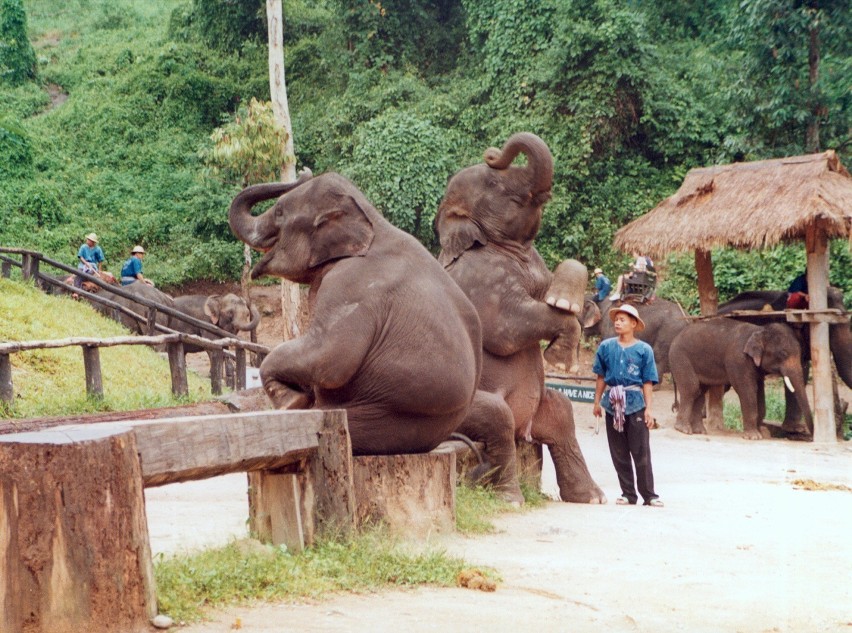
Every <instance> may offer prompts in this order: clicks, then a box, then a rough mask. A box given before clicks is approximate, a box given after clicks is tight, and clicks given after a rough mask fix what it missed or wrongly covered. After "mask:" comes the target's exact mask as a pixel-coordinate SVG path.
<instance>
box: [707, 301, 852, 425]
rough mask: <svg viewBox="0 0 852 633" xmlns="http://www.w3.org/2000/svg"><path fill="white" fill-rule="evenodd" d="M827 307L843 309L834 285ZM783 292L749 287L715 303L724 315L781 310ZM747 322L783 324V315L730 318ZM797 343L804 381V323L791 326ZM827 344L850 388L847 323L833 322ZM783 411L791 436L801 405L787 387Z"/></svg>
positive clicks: (851, 348)
mask: <svg viewBox="0 0 852 633" xmlns="http://www.w3.org/2000/svg"><path fill="white" fill-rule="evenodd" d="M827 293H828V307H829V308H836V309H840V310H844V309H845V308H844V305H843V293H842V291H841V290H840V289H838V288H835V287H829V288H828V291H827ZM787 294H788V293H787V292H785V291H782V290H752V291H749V292H743V293H740V294H738V295H737V296H735V297H734V298H733V299H731V300H730V301H726V302H725V303H723V304H721V305H720V306H719V314H728V313H730V312H733V311H735V310H762V311H766V310H770V311H781V310H784V309H785V308H786V303H787ZM734 318H736V319H737V320H742V321H747V322H749V323H757V324H764V323H769V322H779V323H784V322H786V319H785V317H784V316H783V315H774V316H772V315H769V316H759V315H758V316H750V317H734ZM794 331H795V332H796V333H797V336H798V339H799V344H800V346H801V348H802V366H803V368H804V371H805V381H807V379H808V375H809V373H810V372H809V367H810V360H811V344H810V327H808V326H807V325H805V324H798V325H796V326H794ZM828 337H829V347H830V349H831V356H832V358H833V359H834V364H835V366H836V367H837V374H838V375H839V376H840V379H841V380H842V381H843V382H844V384H845V385H846V386H847V387H850V388H852V332H850V329H849V324H848V323H834V324H832V325H830V326H829V329H828ZM784 397H785V401H786V411H785V414H784V423H783V424H782V426H781V428H782V430H783V431H784V432H786V433H787V434H790V435H794V436H795V429H797V428H800V427H799V423H800V422H801V420H802V408H801V407H800V405H799V400H798V398H796V397H795V395H794V394H792V393H791V392H790V391H789V390H788V389H785V390H784Z"/></svg>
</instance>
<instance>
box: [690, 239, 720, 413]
mask: <svg viewBox="0 0 852 633" xmlns="http://www.w3.org/2000/svg"><path fill="white" fill-rule="evenodd" d="M695 271H696V272H697V273H698V301H699V303H700V304H701V314H702V316H710V315H712V314H716V312H717V311H718V309H719V291H718V290H717V289H716V280H715V279H714V278H713V258H712V256H711V254H710V251H705V250H703V249H697V250H696V251H695ZM724 395H725V390H724V388H723V387H711V388H710V389H709V390H708V392H707V424H708V425H709V426H710V428H711V429H716V430H719V429H721V428H722V427H724V426H725V421H724V417H723V415H722V398H723V397H724Z"/></svg>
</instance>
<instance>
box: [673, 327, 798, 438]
mask: <svg viewBox="0 0 852 633" xmlns="http://www.w3.org/2000/svg"><path fill="white" fill-rule="evenodd" d="M669 362H670V363H671V368H672V378H673V379H674V382H675V385H676V392H675V404H676V405H677V394H678V393H679V394H680V405H679V407H678V413H677V422H676V424H675V428H676V429H677V430H678V431H681V432H682V433H687V434H691V433H705V432H706V431H705V429H704V424H703V423H702V421H701V409H702V406H703V404H704V398H703V397H702V396H703V395H704V393H705V392H706V391H707V388H708V387H712V386H727V385H730V386H732V387H733V388H734V391H736V392H737V395H738V396H739V398H740V409H741V411H742V418H743V437H745V438H746V439H752V440H758V439H760V438H761V433H760V426H761V425H763V419H764V416H765V415H766V404H765V402H764V388H763V383H764V378H765V376H767V375H770V374H774V375H780V376H784V378H785V380H789V382H790V384H791V385H792V387H793V390H794V393H795V394H796V397H797V398H798V399H799V403H800V406H802V409H803V411H804V412H805V417H806V419H807V424H808V427H809V429H808V428H804V427H802V428H800V429H798V431H799V432H802V433H805V432H808V430H810V432H813V419H812V417H811V412H810V408H809V406H808V399H807V396H806V395H805V379H804V373H803V371H802V362H801V348H800V347H799V342H798V340H797V339H796V336H795V334H794V333H793V331H792V330H791V329H790V328H789V327H788V326H786V325H783V324H781V323H772V324H770V325H766V326H761V325H754V324H752V323H743V322H741V321H734V320H733V319H727V318H718V319H712V320H709V321H703V322H697V323H691V324H690V325H688V326H687V327H686V328H684V329H683V331H681V333H680V334H678V335H677V336H676V337H675V340H674V341H673V342H672V346H671V349H670V350H669Z"/></svg>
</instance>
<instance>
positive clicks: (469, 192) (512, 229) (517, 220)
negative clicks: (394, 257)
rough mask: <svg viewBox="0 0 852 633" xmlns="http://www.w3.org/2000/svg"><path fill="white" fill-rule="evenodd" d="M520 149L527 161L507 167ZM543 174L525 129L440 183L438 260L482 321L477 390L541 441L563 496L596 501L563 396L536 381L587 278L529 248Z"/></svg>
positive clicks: (546, 155) (547, 167)
mask: <svg viewBox="0 0 852 633" xmlns="http://www.w3.org/2000/svg"><path fill="white" fill-rule="evenodd" d="M521 153H523V154H524V155H525V156H526V158H527V164H526V165H525V166H515V165H512V162H513V161H514V160H515V158H516V157H517V156H518V155H519V154H521ZM552 180H553V157H552V156H551V154H550V150H549V149H548V147H547V145H546V144H545V143H544V141H542V140H541V139H540V138H539V137H537V136H535V135H534V134H529V133H520V134H514V135H513V136H512V137H510V138H509V139H508V140H507V141H506V144H505V145H504V146H503V148H502V149H496V148H492V149H489V150H487V151H486V152H485V164H479V165H473V166H471V167H467V168H465V169H462V170H461V171H460V172H458V173H457V174H456V175H454V176H453V177H452V179H451V180H450V182H449V183H448V185H447V191H446V193H445V195H444V198H443V200H442V201H441V204H440V207H439V208H438V214H437V216H436V218H435V228H436V231H437V232H438V235H439V237H440V241H441V249H442V250H441V253H440V255H439V261H440V262H441V263H442V264H443V265H444V267H445V268H446V270H447V272H449V274H450V276H451V277H452V278H453V279H454V280H455V281H456V283H457V284H458V285H459V287H460V288H461V289H462V290H463V291H464V293H465V294H466V295H467V296H468V297H469V298H470V300H471V301H472V302H473V305H474V306H475V307H476V311H477V313H478V314H479V318H480V320H481V321H482V346H483V355H482V356H483V364H482V380H481V382H480V386H481V388H482V389H484V390H486V391H488V392H490V393H492V394H493V395H494V396H495V397H498V398H500V399H501V400H503V401H504V402H505V404H506V405H507V406H508V407H509V409H511V412H512V416H513V420H514V428H515V432H516V435H517V437H518V438H519V439H526V440H527V441H530V440H535V441H537V442H540V443H542V444H546V445H547V447H548V449H549V450H550V454H551V457H552V458H553V462H554V465H555V467H556V479H557V482H558V484H559V494H560V497H561V498H562V499H563V500H564V501H574V502H581V503H602V502H605V501H606V497H605V496H604V494H603V492H602V491H601V489H600V488H598V486H597V484H595V482H594V480H593V479H592V477H591V475H590V474H589V470H588V468H587V466H586V462H585V459H584V458H583V454H582V452H581V450H580V446H579V444H578V443H577V438H576V434H575V429H574V413H573V409H572V407H571V402H570V400H568V399H567V398H565V397H564V396H562V395H561V394H559V393H557V392H556V391H554V390H551V389H546V388H545V386H544V361H543V359H542V353H541V348H540V345H539V344H540V342H541V341H548V342H551V341H554V340H556V339H558V338H559V337H561V336H562V337H564V336H566V335H565V333H566V331H568V329H569V328H570V329H572V330H573V331H574V334H573V335H574V336H577V337H578V338H579V334H580V323H579V321H578V316H579V314H580V312H581V310H582V306H583V303H584V302H583V291H584V289H585V284H586V280H587V279H588V273H587V272H586V269H585V267H584V266H583V265H582V264H580V263H579V262H574V263H568V264H566V265H565V266H561V267H560V268H558V269H557V274H556V275H554V274H551V272H550V271H549V270H548V269H547V266H546V265H545V263H544V260H542V258H541V256H540V255H539V254H538V252H537V251H536V249H535V247H534V246H533V240H534V239H535V237H536V235H537V234H538V230H539V226H540V225H541V216H542V211H543V206H544V203H545V202H547V201H548V200H549V199H550V188H551V184H552ZM563 274H564V275H567V276H569V278H568V279H563V278H562V275H563ZM572 275H576V276H577V277H578V278H579V280H580V283H579V284H577V283H575V281H576V279H574V278H573V277H571V276H572ZM572 290H579V294H578V295H577V296H575V295H574V294H572V292H571V291H572ZM568 347H569V348H571V349H573V347H572V345H571V344H568Z"/></svg>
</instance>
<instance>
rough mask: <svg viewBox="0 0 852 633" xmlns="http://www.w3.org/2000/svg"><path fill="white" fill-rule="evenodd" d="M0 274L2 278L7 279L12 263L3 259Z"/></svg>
mask: <svg viewBox="0 0 852 633" xmlns="http://www.w3.org/2000/svg"><path fill="white" fill-rule="evenodd" d="M0 275H3V278H4V279H8V278H9V277H11V276H12V263H11V262H7V261H4V262H3V263H2V264H0Z"/></svg>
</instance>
